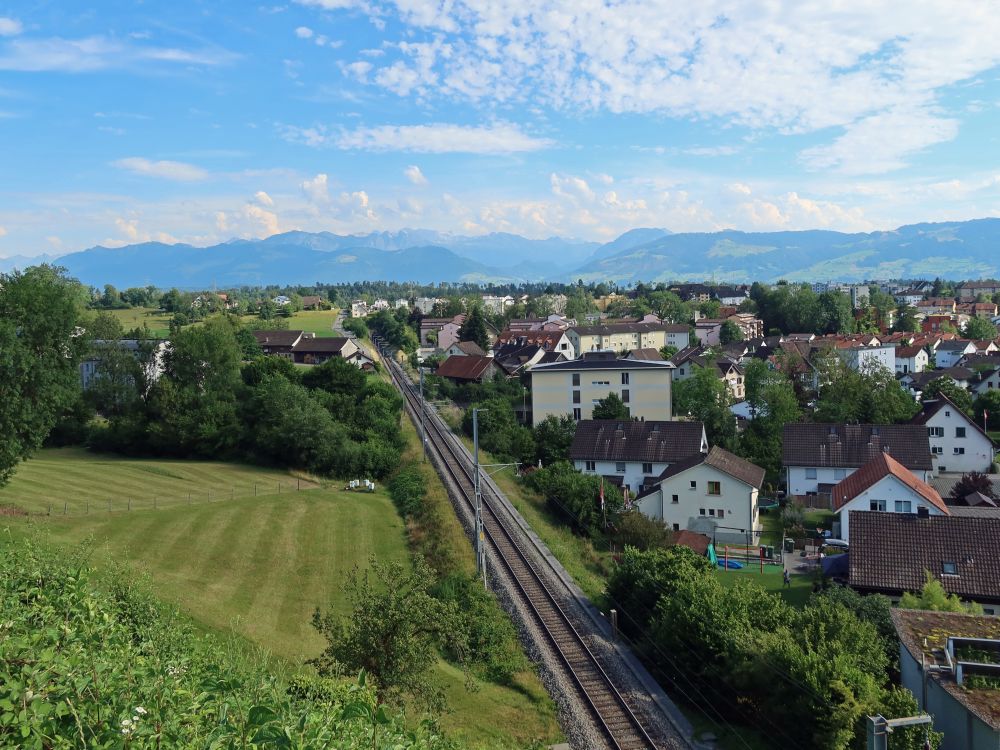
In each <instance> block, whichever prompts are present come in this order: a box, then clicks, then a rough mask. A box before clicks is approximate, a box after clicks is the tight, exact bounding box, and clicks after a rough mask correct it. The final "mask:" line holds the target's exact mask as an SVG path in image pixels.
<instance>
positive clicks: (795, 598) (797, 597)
mask: <svg viewBox="0 0 1000 750" xmlns="http://www.w3.org/2000/svg"><path fill="white" fill-rule="evenodd" d="M720 559H721V557H720ZM781 573H782V568H781V566H780V565H765V566H764V572H763V573H761V572H760V564H759V563H750V564H749V565H747V566H745V567H744V568H742V569H741V570H723V569H722V568H719V569H718V570H717V571H716V577H717V578H718V579H719V581H720V582H721V583H722V584H723V585H724V586H735V585H736V582H737V581H749V582H750V583H754V584H756V585H757V586H760V587H761V588H763V589H764V590H765V591H770V592H771V593H777V594H780V595H781V597H782V598H783V599H784V600H785V601H786V602H788V603H789V604H791V605H792V606H793V607H804V606H805V605H806V602H807V601H809V597H810V596H811V595H812V586H813V577H812V575H808V574H802V575H793V576H792V578H791V585H790V586H789V587H788V588H785V586H784V578H783V577H782V574H781Z"/></svg>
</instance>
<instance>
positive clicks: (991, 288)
mask: <svg viewBox="0 0 1000 750" xmlns="http://www.w3.org/2000/svg"><path fill="white" fill-rule="evenodd" d="M956 291H957V292H958V298H959V299H960V300H962V301H963V302H972V301H973V300H975V299H976V298H977V297H978V296H979V295H980V294H990V295H992V294H997V293H1000V281H997V280H996V279H983V280H980V281H966V282H965V283H964V284H959V285H958V289H957V290H956Z"/></svg>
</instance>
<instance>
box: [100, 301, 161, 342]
mask: <svg viewBox="0 0 1000 750" xmlns="http://www.w3.org/2000/svg"><path fill="white" fill-rule="evenodd" d="M108 312H110V313H111V314H112V315H114V316H115V317H116V318H118V322H119V323H121V324H122V327H123V328H124V329H125V330H126V331H131V330H132V329H133V328H142V325H143V323H145V324H146V325H147V326H149V330H150V331H152V333H153V336H155V337H156V338H166V337H167V336H168V335H169V333H170V318H171V317H172V316H171V315H170V313H165V312H163V311H162V310H158V309H156V308H153V307H131V308H128V309H126V310H108Z"/></svg>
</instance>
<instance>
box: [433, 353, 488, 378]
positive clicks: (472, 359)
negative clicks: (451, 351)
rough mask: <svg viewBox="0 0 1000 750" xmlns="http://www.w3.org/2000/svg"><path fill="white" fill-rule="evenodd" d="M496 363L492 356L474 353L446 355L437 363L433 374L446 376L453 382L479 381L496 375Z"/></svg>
mask: <svg viewBox="0 0 1000 750" xmlns="http://www.w3.org/2000/svg"><path fill="white" fill-rule="evenodd" d="M496 372H497V369H496V364H495V363H494V362H493V358H492V357H482V356H478V355H475V354H466V355H462V356H453V357H448V359H446V360H445V361H444V362H442V363H441V364H440V365H438V368H437V370H436V371H435V373H434V374H435V375H438V376H439V377H442V378H447V379H448V380H450V381H452V382H453V383H457V384H462V383H473V382H475V383H481V382H483V381H484V380H490V379H491V378H493V377H494V376H495V375H496Z"/></svg>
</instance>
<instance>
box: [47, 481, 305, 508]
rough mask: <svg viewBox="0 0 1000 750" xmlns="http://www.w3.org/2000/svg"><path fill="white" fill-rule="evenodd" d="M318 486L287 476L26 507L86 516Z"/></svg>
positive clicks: (241, 497) (215, 500)
mask: <svg viewBox="0 0 1000 750" xmlns="http://www.w3.org/2000/svg"><path fill="white" fill-rule="evenodd" d="M318 488H319V485H318V484H316V483H314V482H310V481H309V480H307V479H290V480H287V481H281V480H279V481H274V482H253V483H248V484H245V485H230V486H229V487H228V488H227V487H224V486H219V487H212V488H207V489H201V490H197V491H195V490H192V491H191V492H188V493H186V494H182V495H153V496H145V497H141V496H139V495H138V494H136V495H124V496H123V495H116V496H113V497H107V498H103V499H101V498H88V499H85V500H69V499H65V500H62V501H56V500H53V501H51V502H48V503H47V504H46V505H45V506H44V507H41V508H40V507H39V504H38V503H35V504H34V506H35V507H34V508H32V509H28V514H29V515H34V516H38V515H49V516H86V515H93V514H95V513H128V512H131V511H134V510H136V511H138V510H161V509H165V508H177V507H184V506H194V505H208V504H211V503H218V502H225V501H227V500H243V499H247V498H253V497H268V496H272V495H281V494H288V493H292V492H299V491H302V490H312V489H318Z"/></svg>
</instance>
